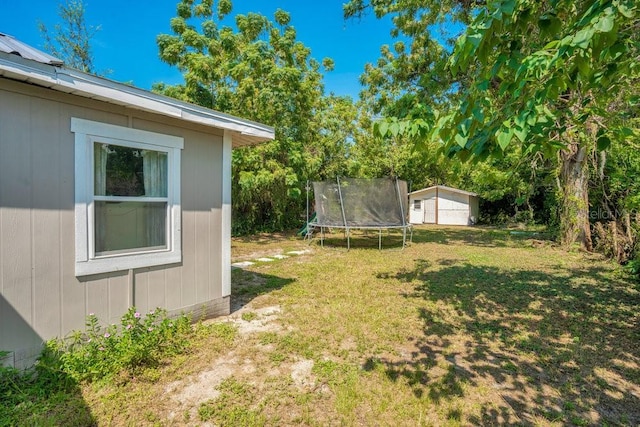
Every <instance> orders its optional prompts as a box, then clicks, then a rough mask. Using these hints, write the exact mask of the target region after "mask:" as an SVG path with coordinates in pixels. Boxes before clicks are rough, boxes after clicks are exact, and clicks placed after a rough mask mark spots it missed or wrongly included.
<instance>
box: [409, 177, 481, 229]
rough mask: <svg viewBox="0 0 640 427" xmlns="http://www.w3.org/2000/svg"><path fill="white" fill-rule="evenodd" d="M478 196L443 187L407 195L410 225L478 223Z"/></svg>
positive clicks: (425, 189)
mask: <svg viewBox="0 0 640 427" xmlns="http://www.w3.org/2000/svg"><path fill="white" fill-rule="evenodd" d="M478 214H479V208H478V195H477V194H475V193H470V192H468V191H464V190H459V189H457V188H451V187H446V186H444V185H434V186H433V187H428V188H423V189H422V190H418V191H413V192H411V193H409V222H411V224H442V225H473V224H475V223H476V222H477V221H478Z"/></svg>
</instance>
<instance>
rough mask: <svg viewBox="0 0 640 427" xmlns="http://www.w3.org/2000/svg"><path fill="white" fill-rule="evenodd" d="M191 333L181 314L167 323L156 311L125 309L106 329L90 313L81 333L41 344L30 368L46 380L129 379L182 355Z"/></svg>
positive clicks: (77, 332)
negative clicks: (36, 361) (38, 355)
mask: <svg viewBox="0 0 640 427" xmlns="http://www.w3.org/2000/svg"><path fill="white" fill-rule="evenodd" d="M191 331H192V329H191V321H190V319H189V318H188V317H187V316H181V317H178V318H174V319H169V318H168V317H167V315H166V311H165V310H162V309H156V310H154V311H151V312H150V313H148V314H147V315H146V316H142V315H141V314H140V313H139V312H137V311H136V310H135V308H130V309H129V311H128V312H127V313H126V314H125V315H124V316H122V319H121V323H120V325H115V324H114V325H110V326H108V327H106V328H103V327H101V325H100V322H99V320H98V318H97V317H96V316H95V315H93V314H90V315H89V316H88V317H87V320H86V328H85V330H84V331H83V332H79V331H76V332H74V333H72V334H71V337H70V338H67V339H54V340H51V341H49V342H47V343H46V346H45V349H44V351H43V353H42V355H41V357H40V359H39V360H38V364H37V366H36V369H37V371H38V375H39V376H45V377H46V376H51V377H52V378H51V379H52V381H59V380H60V379H61V378H70V379H73V380H75V381H109V380H111V379H113V378H114V377H116V376H120V375H126V376H134V375H136V374H137V373H139V372H140V371H141V370H144V369H145V368H149V367H155V366H158V365H159V364H160V362H161V361H162V359H163V358H165V357H167V356H170V355H173V354H178V353H180V352H182V351H183V350H184V349H185V348H186V346H187V338H188V336H189V335H190V334H191ZM58 374H63V375H58Z"/></svg>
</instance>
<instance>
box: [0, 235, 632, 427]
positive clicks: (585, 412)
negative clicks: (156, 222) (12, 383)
mask: <svg viewBox="0 0 640 427" xmlns="http://www.w3.org/2000/svg"><path fill="white" fill-rule="evenodd" d="M532 237H533V238H532ZM358 239H361V240H358ZM397 241H398V240H397V238H396V240H394V241H392V242H390V243H391V245H390V246H391V247H390V248H388V249H385V250H382V251H379V250H378V249H377V243H378V242H377V237H375V239H374V238H372V237H371V236H355V237H354V240H352V242H351V243H352V244H351V248H352V249H351V250H350V251H346V250H345V248H344V247H341V246H340V245H339V242H338V240H337V239H336V242H335V243H336V244H335V245H334V246H325V248H324V249H323V248H320V247H319V246H318V245H316V244H315V242H314V243H312V244H311V245H307V243H306V242H303V241H301V240H295V239H293V238H292V237H291V236H287V235H282V236H277V237H274V238H269V237H268V236H260V237H259V238H258V239H257V240H256V241H255V242H254V241H252V240H251V239H244V240H239V239H234V241H233V258H234V261H236V260H241V259H250V258H251V257H255V258H257V257H260V256H265V255H273V254H278V253H285V252H287V251H290V250H296V249H311V253H309V254H305V255H300V256H295V257H290V258H287V259H283V260H278V261H274V262H271V263H260V264H255V265H253V266H251V267H249V268H247V269H245V270H239V269H236V270H234V271H233V273H232V293H233V306H234V307H235V308H234V310H235V312H234V313H233V314H232V315H231V316H230V317H228V318H224V319H214V320H213V321H207V322H204V323H203V324H201V325H199V327H198V328H197V330H196V333H195V334H194V339H193V342H192V343H191V346H190V347H189V348H188V350H187V352H186V354H182V355H179V356H177V357H175V358H173V359H170V360H167V361H166V362H165V363H163V364H161V365H160V366H159V367H157V368H155V369H154V370H149V371H147V372H146V373H144V374H143V375H141V376H140V377H136V378H134V379H133V380H132V381H129V382H126V383H118V384H117V385H110V386H109V385H102V386H100V387H97V386H91V385H81V386H80V388H81V391H82V398H83V399H82V400H83V402H82V403H83V404H84V405H85V406H86V408H88V411H89V412H90V417H91V418H90V419H91V420H95V422H96V423H97V424H99V425H203V424H206V423H210V424H214V425H254V426H263V425H269V426H275V425H278V426H282V425H308V426H320V425H394V426H395V425H398V426H420V425H424V426H427V425H451V426H457V425H464V426H466V425H542V426H547V425H548V426H560V425H620V426H635V425H638V424H640V356H639V354H640V352H639V344H640V329H639V328H638V325H639V324H640V310H639V309H638V307H639V306H640V287H639V286H638V284H637V283H635V282H632V281H629V280H627V279H626V278H625V276H624V275H622V274H621V273H620V270H619V269H618V267H616V266H615V265H613V264H611V263H609V262H607V261H605V260H603V259H601V258H599V257H597V256H592V255H588V254H583V253H567V252H564V251H562V250H560V249H558V248H556V247H554V245H553V244H552V243H551V242H549V241H545V240H543V239H542V238H541V237H540V236H539V235H536V236H532V235H530V234H526V233H517V234H512V233H510V231H509V230H498V229H483V228H474V229H471V228H436V227H419V228H418V229H416V230H415V231H414V235H413V243H412V244H411V245H409V246H408V247H407V248H405V249H404V250H398V248H397V247H393V242H397ZM372 242H373V243H372ZM25 419H28V418H25ZM31 419H32V420H34V419H44V418H43V417H41V418H33V417H32V418H31ZM0 424H2V422H1V421H0Z"/></svg>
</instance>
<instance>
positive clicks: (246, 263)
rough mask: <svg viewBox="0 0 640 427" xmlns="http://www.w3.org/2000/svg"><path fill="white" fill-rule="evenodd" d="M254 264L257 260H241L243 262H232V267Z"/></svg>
mask: <svg viewBox="0 0 640 427" xmlns="http://www.w3.org/2000/svg"><path fill="white" fill-rule="evenodd" d="M253 264H255V262H251V261H241V262H234V263H233V264H231V267H237V268H245V267H249V266H250V265H253Z"/></svg>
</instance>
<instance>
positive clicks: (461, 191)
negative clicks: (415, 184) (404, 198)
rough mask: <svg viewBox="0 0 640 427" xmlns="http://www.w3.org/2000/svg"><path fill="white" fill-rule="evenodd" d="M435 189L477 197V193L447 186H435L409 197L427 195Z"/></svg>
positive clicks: (413, 193)
mask: <svg viewBox="0 0 640 427" xmlns="http://www.w3.org/2000/svg"><path fill="white" fill-rule="evenodd" d="M435 189H439V190H445V191H450V192H452V193H460V194H465V195H467V196H477V194H476V193H471V192H469V191H464V190H460V189H458V188H453V187H447V186H445V185H434V186H432V187H427V188H423V189H422V190H416V191H412V192H411V193H409V196H417V195H419V194H423V193H427V192H429V191H432V190H435Z"/></svg>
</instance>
